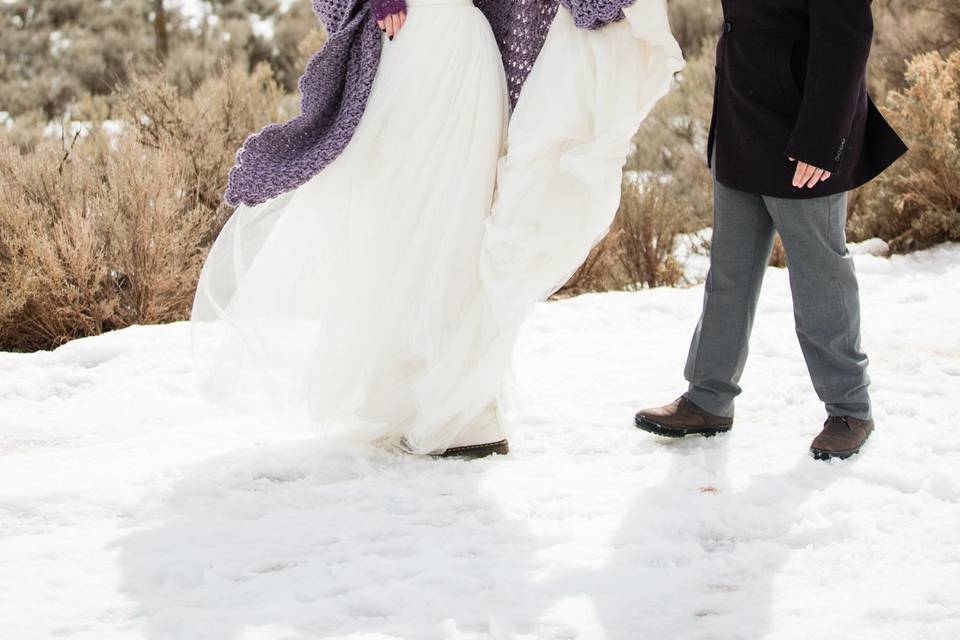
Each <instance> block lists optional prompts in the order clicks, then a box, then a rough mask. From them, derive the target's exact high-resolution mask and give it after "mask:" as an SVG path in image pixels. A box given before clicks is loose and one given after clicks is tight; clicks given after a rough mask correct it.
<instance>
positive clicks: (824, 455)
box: [810, 447, 860, 460]
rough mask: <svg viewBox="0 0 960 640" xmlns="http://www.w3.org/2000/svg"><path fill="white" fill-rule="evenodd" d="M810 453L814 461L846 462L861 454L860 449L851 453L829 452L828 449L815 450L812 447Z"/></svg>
mask: <svg viewBox="0 0 960 640" xmlns="http://www.w3.org/2000/svg"><path fill="white" fill-rule="evenodd" d="M810 453H811V454H813V459H814V460H833V459H837V460H846V459H847V458H852V457H853V456H855V455H857V454H858V453H860V447H858V448H856V449H853V450H850V451H827V450H826V449H814V448H813V447H810Z"/></svg>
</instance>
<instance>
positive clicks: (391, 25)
mask: <svg viewBox="0 0 960 640" xmlns="http://www.w3.org/2000/svg"><path fill="white" fill-rule="evenodd" d="M406 21H407V12H406V11H400V12H398V13H391V14H390V15H388V16H387V17H386V18H384V19H383V20H377V24H378V25H380V30H381V31H383V32H384V33H386V34H387V37H388V38H390V39H391V40H393V37H394V36H395V35H397V33H399V31H400V27H402V26H403V23H404V22H406Z"/></svg>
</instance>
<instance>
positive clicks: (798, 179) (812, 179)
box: [790, 158, 833, 189]
mask: <svg viewBox="0 0 960 640" xmlns="http://www.w3.org/2000/svg"><path fill="white" fill-rule="evenodd" d="M790 162H797V161H796V160H795V159H794V158H790ZM831 175H833V174H832V173H830V172H829V171H826V170H824V169H820V168H819V167H815V166H813V165H812V164H807V163H806V162H797V170H796V171H795V172H794V173H793V186H795V187H796V188H797V189H803V188H804V187H807V188H808V189H813V188H814V187H815V186H817V184H818V183H820V182H825V181H826V180H829V179H830V176H831Z"/></svg>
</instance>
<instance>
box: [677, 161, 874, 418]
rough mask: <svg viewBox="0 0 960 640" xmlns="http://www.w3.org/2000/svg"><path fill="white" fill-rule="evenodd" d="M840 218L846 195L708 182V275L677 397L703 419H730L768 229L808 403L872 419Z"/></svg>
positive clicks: (850, 261)
mask: <svg viewBox="0 0 960 640" xmlns="http://www.w3.org/2000/svg"><path fill="white" fill-rule="evenodd" d="M846 218H847V194H846V193H843V194H839V195H835V196H826V197H822V198H813V199H808V200H787V199H783V198H772V197H768V196H762V195H759V194H754V193H745V192H743V191H737V190H735V189H731V188H729V187H725V186H723V185H721V184H719V183H718V182H716V179H714V227H713V241H712V248H711V255H710V271H709V274H708V275H707V282H706V289H705V292H704V299H703V315H702V316H701V318H700V322H699V324H698V325H697V330H696V332H695V334H694V336H693V341H692V343H691V345H690V354H689V356H688V358H687V365H686V368H685V370H684V376H685V377H686V379H687V381H688V382H689V383H690V386H689V390H688V391H687V393H686V394H684V395H685V396H686V397H687V398H688V399H689V400H690V401H691V402H693V403H694V404H696V405H698V406H699V407H701V408H703V409H705V410H706V411H709V412H710V413H713V414H716V415H720V416H727V417H732V416H733V411H734V398H736V396H737V395H739V393H740V387H739V386H738V382H739V380H740V376H741V374H742V373H743V367H744V364H745V363H746V360H747V352H748V343H749V340H750V331H751V328H752V326H753V318H754V314H755V313H756V308H757V299H758V297H759V294H760V285H761V283H762V281H763V274H764V272H765V271H766V268H767V263H768V262H769V259H770V251H771V249H772V247H773V240H774V232H775V231H777V232H779V233H780V237H781V239H782V240H783V246H784V249H786V253H787V262H788V271H789V276H790V289H791V292H792V294H793V311H794V319H795V321H796V330H797V337H798V338H799V339H800V347H801V349H802V350H803V357H804V359H805V361H806V364H807V370H808V372H809V373H810V378H811V379H812V381H813V386H814V388H815V389H816V391H817V395H819V397H820V399H821V400H822V401H823V402H824V404H825V405H826V408H827V413H828V414H829V415H834V416H853V417H855V418H860V419H862V420H867V419H870V418H871V410H870V396H869V394H868V393H867V386H868V385H869V384H870V379H869V377H868V376H867V356H866V355H865V354H864V353H863V351H862V350H861V348H860V298H859V289H858V286H857V276H856V271H855V270H854V266H853V259H852V257H851V256H850V255H849V254H848V253H847V247H846V233H845V225H846ZM768 375H770V376H776V372H775V371H771V372H768Z"/></svg>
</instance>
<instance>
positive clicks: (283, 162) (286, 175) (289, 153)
mask: <svg viewBox="0 0 960 640" xmlns="http://www.w3.org/2000/svg"><path fill="white" fill-rule="evenodd" d="M371 1H372V2H373V3H374V4H390V3H392V2H396V1H398V0H313V10H314V12H315V13H316V14H317V17H318V18H319V19H320V21H321V22H322V23H323V24H324V25H325V26H326V29H327V34H328V37H327V42H326V44H325V45H324V46H323V48H322V49H321V50H320V51H319V52H318V53H317V54H316V55H314V56H313V57H312V58H311V59H310V61H309V62H308V63H307V68H306V70H305V71H304V73H303V75H302V76H301V77H300V81H299V88H300V115H298V116H297V117H295V118H293V119H291V120H289V121H287V122H284V123H280V124H272V125H269V126H267V127H266V128H264V129H263V130H262V131H260V132H259V133H255V134H253V135H251V136H250V137H249V138H247V140H246V142H245V143H244V144H243V147H242V148H241V149H240V151H238V152H237V160H236V164H235V165H234V167H233V168H232V169H231V170H230V174H229V176H228V178H227V190H226V194H225V199H226V201H227V203H228V204H230V205H231V206H239V205H241V204H243V205H247V206H255V205H258V204H260V203H263V202H266V201H267V200H270V199H272V198H275V197H277V196H279V195H281V194H283V193H286V192H288V191H292V190H294V189H296V188H297V187H300V186H302V185H303V184H305V183H307V182H308V181H309V180H310V179H311V178H313V177H314V176H315V175H317V174H318V173H319V172H320V171H322V170H323V169H324V167H326V166H327V165H328V164H330V163H331V162H333V160H335V159H336V158H337V156H339V155H340V153H342V152H343V150H344V149H345V148H346V146H347V144H349V142H350V139H351V138H352V137H353V132H354V131H355V130H356V128H357V125H358V124H359V123H360V118H361V117H362V116H363V112H364V109H365V108H366V104H367V99H368V98H369V97H370V90H371V88H372V86H373V79H374V77H375V76H376V74H377V68H378V66H379V64H380V48H381V46H382V42H383V34H382V32H381V31H380V28H379V27H378V26H377V22H376V21H377V18H376V17H375V15H374V11H375V10H376V7H375V6H371ZM400 1H402V0H400ZM634 1H635V0H474V4H475V5H476V6H477V8H478V9H480V11H482V12H483V14H484V15H485V16H486V17H487V20H489V22H490V26H491V28H492V30H493V33H494V35H495V36H496V38H497V43H498V44H499V46H500V52H501V55H502V56H503V65H504V69H505V72H506V76H507V84H508V88H509V94H510V104H511V107H512V106H514V105H516V102H517V99H518V98H519V97H520V90H521V88H522V87H523V83H524V81H525V80H526V78H527V76H528V75H529V74H530V70H531V69H533V64H534V62H536V59H537V56H538V55H539V54H540V50H541V49H542V48H543V43H544V41H545V40H546V37H547V31H548V30H549V29H550V25H551V23H552V22H553V18H554V16H556V13H557V8H558V7H559V5H560V3H561V2H562V3H563V5H564V6H565V7H567V8H568V9H569V10H570V12H571V14H572V15H573V18H574V22H575V24H576V25H577V26H578V27H581V28H585V29H597V28H600V27H602V26H603V25H604V24H607V23H609V22H614V21H617V20H620V19H622V18H623V11H622V9H623V7H625V6H628V5H630V4H632V3H633V2H634ZM391 6H392V5H391Z"/></svg>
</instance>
